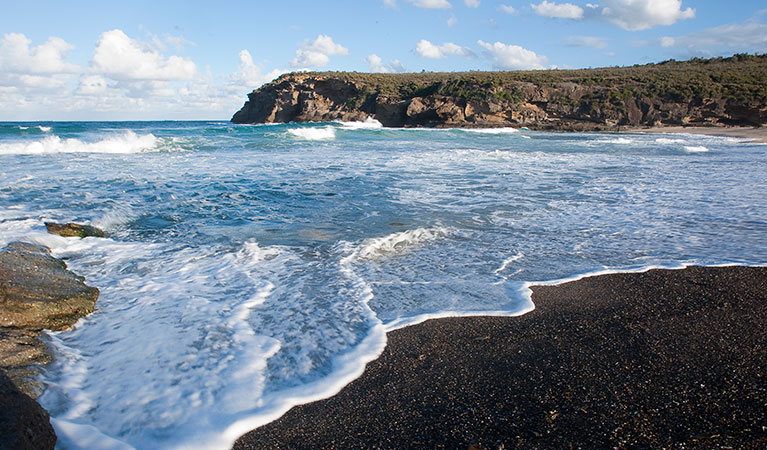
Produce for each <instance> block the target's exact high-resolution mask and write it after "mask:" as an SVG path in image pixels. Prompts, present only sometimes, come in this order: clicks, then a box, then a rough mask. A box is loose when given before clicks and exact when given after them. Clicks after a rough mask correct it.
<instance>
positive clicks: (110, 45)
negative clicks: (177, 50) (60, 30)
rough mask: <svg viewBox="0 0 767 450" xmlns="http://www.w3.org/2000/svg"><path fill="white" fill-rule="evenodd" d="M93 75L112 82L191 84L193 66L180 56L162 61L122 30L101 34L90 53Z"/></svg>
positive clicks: (153, 52) (157, 54) (152, 51)
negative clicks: (109, 79)
mask: <svg viewBox="0 0 767 450" xmlns="http://www.w3.org/2000/svg"><path fill="white" fill-rule="evenodd" d="M92 68H93V70H94V71H96V72H98V73H101V74H103V75H106V76H107V77H109V78H112V79H114V80H136V81H140V80H163V81H170V80H190V79H192V78H193V77H194V76H195V73H196V72H197V67H196V66H195V64H194V63H193V62H192V61H190V60H188V59H186V58H182V57H180V56H175V55H174V56H170V57H168V58H164V57H163V56H162V55H161V54H160V53H159V52H158V51H156V50H155V49H153V48H152V47H150V46H148V45H146V44H144V43H142V42H139V41H136V40H133V39H131V38H130V37H128V36H127V35H126V34H125V33H123V32H122V30H117V29H115V30H111V31H107V32H105V33H102V34H101V36H100V37H99V40H98V42H97V43H96V50H95V51H94V53H93V65H92Z"/></svg>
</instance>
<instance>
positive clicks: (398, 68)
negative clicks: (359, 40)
mask: <svg viewBox="0 0 767 450" xmlns="http://www.w3.org/2000/svg"><path fill="white" fill-rule="evenodd" d="M365 64H367V65H368V68H369V69H370V71H371V72H374V73H397V72H404V71H405V67H404V66H403V65H402V63H401V62H400V61H399V60H397V59H395V60H392V62H390V63H389V64H384V62H383V60H382V59H381V57H380V56H378V55H376V54H375V53H373V54H372V55H370V56H368V57H367V58H365Z"/></svg>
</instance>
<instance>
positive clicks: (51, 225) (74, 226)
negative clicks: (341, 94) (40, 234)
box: [45, 222, 104, 238]
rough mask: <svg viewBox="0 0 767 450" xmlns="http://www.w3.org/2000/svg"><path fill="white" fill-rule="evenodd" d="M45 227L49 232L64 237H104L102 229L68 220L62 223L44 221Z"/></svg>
mask: <svg viewBox="0 0 767 450" xmlns="http://www.w3.org/2000/svg"><path fill="white" fill-rule="evenodd" d="M45 228H46V229H48V232H49V233H52V234H58V235H59V236H64V237H79V238H84V237H89V236H95V237H104V231H102V230H100V229H98V228H96V227H93V226H90V225H81V224H79V223H72V222H70V223H67V224H63V225H62V224H60V223H56V222H45Z"/></svg>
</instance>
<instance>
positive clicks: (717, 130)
mask: <svg viewBox="0 0 767 450" xmlns="http://www.w3.org/2000/svg"><path fill="white" fill-rule="evenodd" d="M619 133H648V134H666V133H668V134H695V135H704V136H715V137H732V138H743V139H751V140H753V141H754V142H757V143H760V144H767V127H743V126H734V127H701V126H690V127H685V126H667V127H629V128H625V129H622V130H620V131H619Z"/></svg>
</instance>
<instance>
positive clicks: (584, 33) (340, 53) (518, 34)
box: [0, 0, 767, 121]
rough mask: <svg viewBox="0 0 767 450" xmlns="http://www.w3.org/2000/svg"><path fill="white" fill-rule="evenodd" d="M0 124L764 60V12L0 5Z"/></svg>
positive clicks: (611, 0) (337, 3)
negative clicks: (320, 91)
mask: <svg viewBox="0 0 767 450" xmlns="http://www.w3.org/2000/svg"><path fill="white" fill-rule="evenodd" d="M0 10H1V11H2V15H0V121H33V120H228V119H229V118H231V116H232V114H234V112H235V111H237V110H238V109H239V108H240V107H241V106H242V104H243V103H244V101H245V100H247V97H246V96H247V93H248V92H250V91H252V90H253V89H256V88H258V87H259V86H261V85H262V84H263V83H265V82H269V81H271V80H272V79H274V78H275V77H277V76H279V75H280V74H282V73H286V72H291V71H298V70H323V71H324V70H330V71H336V70H339V71H358V72H420V71H422V70H426V71H435V72H437V71H469V70H523V69H552V68H558V69H574V68H588V67H609V66H629V65H634V64H644V63H648V62H660V61H664V60H668V59H672V58H673V59H677V60H684V59H689V58H692V57H714V56H731V55H732V54H735V53H760V54H761V53H767V3H765V1H764V0H731V1H722V0H697V1H692V0H588V1H579V0H568V1H560V0H552V1H548V0H532V1H530V0H528V1H518V0H503V1H489V0H356V1H354V0H334V1H324V2H322V1H316V0H315V1H304V0H294V1H291V2H275V1H255V0H252V1H240V0H229V1H227V2H215V3H214V2H210V1H205V2H203V1H195V0H186V1H175V0H162V1H156V0H152V1H144V0H132V1H130V2H115V1H109V0H98V1H80V0H73V1H70V2H62V1H60V0H57V1H29V2H20V1H10V0H3V4H2V8H0Z"/></svg>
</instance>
